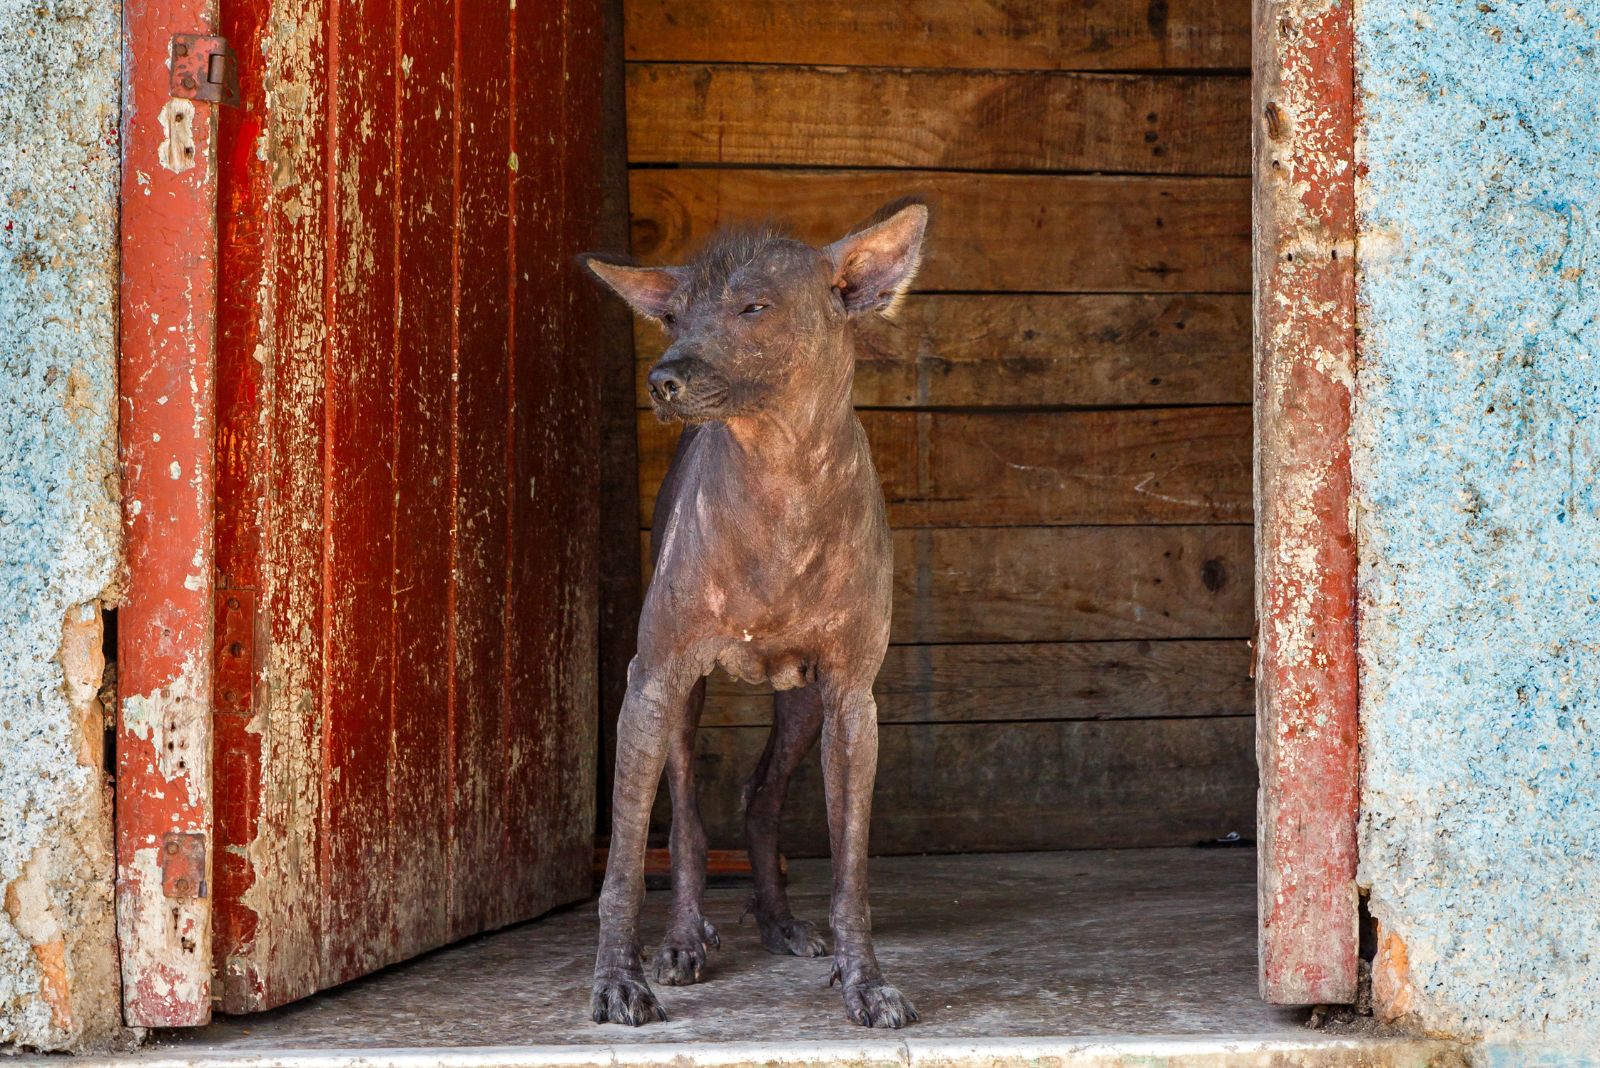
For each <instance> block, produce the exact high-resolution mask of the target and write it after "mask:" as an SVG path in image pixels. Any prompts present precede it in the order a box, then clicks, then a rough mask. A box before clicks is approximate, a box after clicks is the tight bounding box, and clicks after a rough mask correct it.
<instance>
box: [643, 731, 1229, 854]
mask: <svg viewBox="0 0 1600 1068" xmlns="http://www.w3.org/2000/svg"><path fill="white" fill-rule="evenodd" d="M1254 724H1255V721H1254V720H1253V719H1252V718H1251V717H1249V716H1225V717H1212V718H1207V719H1169V720H1140V721H1127V720H1121V721H1118V720H1108V721H1104V722H1096V721H1064V722H1038V723H1011V724H1007V725H1006V726H1005V727H1004V728H997V727H995V726H994V725H992V724H984V723H946V724H939V725H937V726H926V725H917V726H905V725H898V724H892V723H890V724H884V725H883V727H882V728H881V729H880V730H879V734H878V778H877V790H876V791H875V794H874V798H873V808H872V845H871V848H872V851H873V852H874V853H878V854H893V853H924V852H930V853H947V852H998V851H1003V850H1027V849H1099V848H1107V847H1117V848H1127V847H1138V846H1175V845H1189V844H1192V843H1193V842H1195V841H1197V840H1199V839H1201V838H1212V837H1217V836H1219V835H1224V834H1227V833H1228V832H1229V831H1239V832H1240V833H1248V832H1249V831H1250V829H1251V827H1252V826H1253V825H1254V818H1255V796H1256V774H1255V761H1254V751H1253V749H1252V744H1251V739H1252V735H1253V731H1254ZM766 734H767V732H766V731H765V730H761V729H754V728H748V727H721V728H709V729H706V730H702V731H701V732H700V736H699V738H698V740H697V744H696V748H695V775H696V777H697V779H698V782H699V788H700V811H701V814H702V816H703V818H704V820H705V824H706V831H707V833H708V835H709V837H710V840H711V844H712V845H713V846H714V847H719V848H736V847H738V846H740V845H742V844H743V842H742V837H743V830H742V814H741V810H740V807H739V795H740V791H741V790H742V789H743V787H744V781H745V779H747V778H748V777H749V775H750V772H751V770H752V769H753V768H754V767H755V765H756V761H757V760H758V759H759V757H760V755H761V749H762V746H763V745H764V744H765V742H766ZM665 814H666V813H665V805H664V804H663V803H662V802H661V801H660V799H658V804H657V809H656V821H657V826H659V827H665V826H666V824H665V822H664V817H665ZM779 840H780V842H781V844H782V848H783V851H784V852H785V853H786V854H788V855H789V856H822V855H826V854H827V851H828V832H827V820H826V815H825V812H824V809H823V797H822V773H821V767H820V763H819V759H818V756H817V753H816V751H815V750H813V751H812V753H811V754H810V755H809V756H808V758H807V759H806V761H805V763H803V764H802V765H801V766H800V769H799V770H798V771H797V772H796V773H795V777H794V780H793V784H792V786H791V788H790V792H789V799H788V802H787V804H786V805H785V806H784V819H783V831H782V835H781V837H780V839H779Z"/></svg>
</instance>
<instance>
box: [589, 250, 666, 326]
mask: <svg viewBox="0 0 1600 1068" xmlns="http://www.w3.org/2000/svg"><path fill="white" fill-rule="evenodd" d="M578 262H579V263H580V264H582V265H583V268H584V269H585V270H586V271H588V272H589V273H590V274H591V275H593V276H594V277H595V278H597V279H599V280H600V281H601V282H602V283H603V284H604V285H605V286H606V287H607V288H608V289H610V290H611V291H612V292H613V293H615V294H617V295H618V296H619V297H621V298H622V299H623V300H625V301H627V302H628V306H629V307H631V308H632V309H633V310H634V311H636V312H638V313H639V314H640V315H642V316H644V317H645V318H646V319H655V320H657V321H660V319H661V318H662V317H663V316H665V315H666V314H667V308H668V306H669V305H670V304H671V302H672V296H673V294H674V293H676V292H677V291H678V287H679V286H681V285H683V283H684V281H685V279H687V277H688V271H687V270H686V269H684V268H682V267H640V266H638V265H637V264H633V263H623V262H618V261H616V260H614V259H607V258H605V257H603V256H600V255H597V254H595V253H584V254H583V255H581V256H579V257H578Z"/></svg>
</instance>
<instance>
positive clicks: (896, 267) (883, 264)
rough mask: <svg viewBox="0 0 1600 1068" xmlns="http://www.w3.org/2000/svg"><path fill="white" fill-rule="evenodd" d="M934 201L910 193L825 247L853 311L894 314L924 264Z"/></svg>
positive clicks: (835, 279)
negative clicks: (930, 203)
mask: <svg viewBox="0 0 1600 1068" xmlns="http://www.w3.org/2000/svg"><path fill="white" fill-rule="evenodd" d="M927 229H928V206H927V205H926V204H924V203H922V202H921V201H919V200H917V199H915V198H913V197H906V198H902V199H900V200H896V201H893V202H891V203H888V204H885V205H884V206H883V207H881V208H879V209H878V210H877V211H876V212H875V213H873V216H872V218H870V219H868V220H867V221H866V222H865V223H863V224H862V225H861V226H859V227H857V228H856V229H855V230H852V231H851V232H850V233H848V234H846V235H845V236H844V237H841V238H840V239H839V240H837V241H835V242H834V243H833V244H831V245H829V246H828V247H827V248H825V249H823V252H824V253H825V254H826V255H827V257H828V261H829V262H830V263H831V264H832V265H833V287H834V288H835V289H837V290H838V291H839V295H840V296H841V297H842V298H843V299H844V307H845V311H846V312H848V313H849V314H851V315H860V314H862V313H864V312H871V311H875V312H878V313H880V314H882V315H885V316H889V315H893V314H894V310H895V307H896V306H897V305H898V304H899V303H900V298H901V297H903V296H904V295H905V292H906V290H908V289H910V288H911V283H912V281H913V280H914V279H915V278H916V276H917V268H918V267H919V266H920V265H921V263H922V236H923V234H924V233H925V232H926V231H927Z"/></svg>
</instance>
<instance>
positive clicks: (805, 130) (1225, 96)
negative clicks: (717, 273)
mask: <svg viewBox="0 0 1600 1068" xmlns="http://www.w3.org/2000/svg"><path fill="white" fill-rule="evenodd" d="M1249 95H1250V85H1249V81H1248V79H1245V78H1241V77H1232V76H1220V75H1212V76H1198V77H1177V76H1171V75H1166V76H1160V77H1152V76H1148V75H1105V74H1056V73H1039V72H1027V73H1025V72H1007V73H998V72H992V71H915V70H881V69H870V70H869V69H861V68H854V69H847V68H839V67H793V66H781V67H774V66H749V65H725V64H713V65H701V64H682V63H665V64H655V63H650V64H633V65H631V66H630V67H629V68H628V156H629V159H631V160H632V161H633V162H634V163H714V164H743V163H748V164H760V165H762V166H769V167H771V166H816V167H927V168H934V169H948V170H1002V171H1057V172H1085V171H1125V172H1136V173H1141V174H1209V175H1247V174H1249V173H1250V151H1249V148H1250V127H1249V122H1250V110H1249ZM755 102H759V105H758V106H756V105H755Z"/></svg>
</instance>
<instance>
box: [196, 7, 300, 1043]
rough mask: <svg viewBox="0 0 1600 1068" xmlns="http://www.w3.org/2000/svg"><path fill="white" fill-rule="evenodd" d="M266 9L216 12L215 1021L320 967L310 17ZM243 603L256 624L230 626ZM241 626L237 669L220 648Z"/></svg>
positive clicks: (280, 998)
mask: <svg viewBox="0 0 1600 1068" xmlns="http://www.w3.org/2000/svg"><path fill="white" fill-rule="evenodd" d="M280 2H282V0H241V2H238V3H231V4H228V5H227V6H226V9H225V10H224V12H223V14H224V21H223V24H222V28H223V32H224V35H225V36H227V37H228V38H229V40H230V41H231V42H232V44H233V46H234V48H235V50H236V54H237V55H238V56H239V61H240V65H241V71H240V80H241V83H242V87H243V92H244V110H243V111H242V112H225V113H224V115H223V124H222V135H223V142H222V152H221V153H220V155H219V159H220V162H221V171H222V187H223V189H224V191H225V193H224V211H223V215H222V218H221V220H220V227H221V234H222V238H223V242H224V249H225V255H224V257H223V261H222V265H221V270H222V272H223V274H222V279H223V300H222V303H221V315H222V318H221V327H222V336H221V339H220V341H221V345H220V347H219V351H218V374H219V385H220V386H222V387H223V389H224V392H223V396H222V402H223V404H224V406H225V409H224V410H225V412H226V418H225V422H223V423H221V424H219V428H218V434H217V442H218V450H219V454H220V466H219V477H218V483H217V508H218V513H219V517H220V521H219V546H218V548H219V556H218V565H219V570H220V572H221V574H222V575H223V577H224V579H225V582H226V583H227V585H228V587H229V588H228V589H227V590H226V591H224V593H223V595H222V596H221V598H220V604H219V612H218V618H219V621H226V623H227V626H228V630H229V641H228V642H226V643H224V642H222V641H221V640H220V639H219V643H218V644H219V648H218V653H217V655H218V663H219V664H222V665H225V666H226V669H227V670H226V671H219V672H218V685H217V693H216V699H217V700H216V713H217V714H216V730H217V739H216V771H215V784H216V785H215V789H216V792H217V795H218V797H219V799H220V802H221V803H220V804H219V808H218V828H217V836H218V837H217V849H216V851H215V853H216V857H217V861H216V872H215V888H216V902H215V916H216V938H215V942H214V953H213V961H214V969H215V974H216V981H215V990H214V993H215V996H216V1001H217V1004H218V1006H219V1007H220V1008H222V1009H223V1010H224V1011H227V1012H252V1011H259V1010H261V1009H266V1008H271V1007H273V1006H276V1005H280V1004H283V1003H284V1002H286V1001H290V1000H293V999H295V998H297V997H303V996H305V995H306V994H308V993H310V992H312V991H314V990H316V989H317V988H318V985H319V979H320V974H321V965H320V959H321V946H320V931H321V912H322V892H321V885H320V882H319V878H318V864H317V851H318V850H317V842H318V817H319V804H320V799H321V743H322V739H321V725H320V721H319V717H318V700H319V698H318V695H319V693H320V691H321V668H322V665H321V648H322V642H321V629H322V612H321V597H322V531H323V527H324V524H323V521H322V520H323V515H322V499H323V462H322V461H323V429H324V422H325V420H324V405H323V368H324V363H325V351H324V346H325V335H324V314H325V312H326V299H325V298H326V290H325V285H324V282H325V274H324V267H325V249H326V242H325V240H324V237H325V234H326V230H325V223H326V216H325V214H324V212H323V210H322V208H323V204H324V199H323V190H324V186H323V178H324V176H325V174H326V171H327V156H326V149H327V143H326V138H327V131H326V128H325V124H324V122H323V115H324V107H323V105H324V100H325V96H324V92H323V86H324V85H325V82H326V78H325V71H324V62H325V58H326V56H325V44H326V38H325V36H324V28H325V11H324V8H323V6H322V4H321V3H320V2H316V0H313V2H310V3H304V4H300V5H299V6H298V7H297V8H296V13H297V18H296V20H295V21H294V23H293V27H292V32H286V31H285V30H284V28H283V25H282V24H281V23H275V22H274V21H273V18H272V14H273V12H274V10H275V5H276V4H277V3H280ZM274 27H276V28H275V29H274ZM252 553H253V560H254V562H253V564H252V562H251V561H252ZM252 595H253V596H252ZM233 600H236V601H237V602H238V603H239V605H240V608H238V609H233V608H230V607H229V602H230V601H233ZM252 600H253V604H254V616H255V618H254V620H253V621H252V620H241V619H240V618H239V617H238V613H239V612H241V611H243V612H248V611H249V610H250V605H251V603H252ZM241 637H242V642H241V644H243V645H245V646H247V647H248V650H247V653H246V656H247V657H248V659H249V663H248V664H247V665H244V670H245V671H246V672H248V674H249V675H250V677H249V678H248V679H247V680H241V679H240V678H239V675H240V667H241V666H240V665H239V663H238V661H237V658H236V656H235V654H234V652H233V651H232V643H233V641H236V640H239V639H240V638H241ZM224 676H228V677H226V678H225V677H224ZM230 691H231V696H230Z"/></svg>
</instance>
